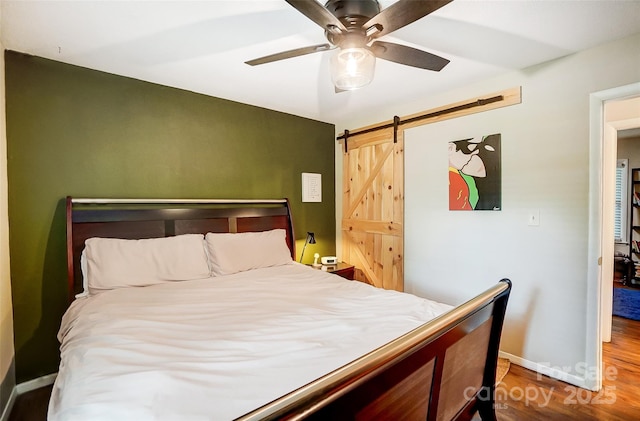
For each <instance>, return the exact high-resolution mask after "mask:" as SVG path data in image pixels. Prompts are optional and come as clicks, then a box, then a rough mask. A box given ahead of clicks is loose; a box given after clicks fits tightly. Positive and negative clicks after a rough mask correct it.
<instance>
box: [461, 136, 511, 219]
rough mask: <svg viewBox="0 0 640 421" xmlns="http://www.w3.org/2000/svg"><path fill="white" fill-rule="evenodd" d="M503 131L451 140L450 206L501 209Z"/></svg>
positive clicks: (471, 208) (465, 208) (473, 208)
mask: <svg viewBox="0 0 640 421" xmlns="http://www.w3.org/2000/svg"><path fill="white" fill-rule="evenodd" d="M500 138H501V136H500V134H499V133H497V134H491V135H487V136H482V137H474V138H469V139H463V140H456V141H452V142H449V210H470V211H471V210H500V209H501V206H502V192H501V190H502V175H501V165H500V161H501V160H500Z"/></svg>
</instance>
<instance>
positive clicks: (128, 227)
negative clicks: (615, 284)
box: [48, 197, 511, 420]
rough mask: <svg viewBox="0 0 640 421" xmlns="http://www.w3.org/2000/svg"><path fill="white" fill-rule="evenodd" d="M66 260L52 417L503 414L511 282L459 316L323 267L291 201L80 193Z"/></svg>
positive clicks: (70, 213)
mask: <svg viewBox="0 0 640 421" xmlns="http://www.w3.org/2000/svg"><path fill="white" fill-rule="evenodd" d="M132 240H134V241H132ZM67 251H68V253H67V256H68V261H67V268H68V274H69V276H68V281H69V283H68V288H69V301H70V307H69V309H68V310H67V312H66V313H65V315H64V316H63V319H62V323H61V328H60V332H59V335H58V338H59V339H60V341H61V347H60V350H61V363H60V369H59V372H58V376H57V378H56V381H55V384H54V387H53V391H52V397H51V400H50V404H49V416H48V418H49V419H50V420H86V419H91V420H113V419H118V420H227V419H229V420H230V419H238V420H266V419H354V420H355V419H358V420H370V419H403V420H411V419H421V420H424V419H428V420H451V419H458V420H463V419H471V418H472V416H473V415H474V414H475V413H476V412H479V413H480V415H481V417H482V419H484V420H495V419H496V418H495V412H494V408H493V398H494V383H495V371H496V362H497V355H498V346H499V340H500V334H501V330H502V322H503V319H504V314H505V310H506V305H507V300H508V296H509V293H510V290H511V282H510V281H509V280H507V279H504V280H501V281H500V282H497V283H496V285H494V286H492V287H491V288H489V289H487V290H486V291H485V292H483V293H482V294H479V295H478V296H476V297H472V298H471V299H470V300H469V301H467V302H466V303H464V304H462V305H459V306H457V307H452V306H449V305H446V304H443V303H438V302H434V301H430V300H426V299H422V298H419V297H416V296H413V295H410V294H405V293H400V292H396V291H387V290H382V289H378V288H374V287H372V286H370V285H366V284H364V283H360V282H357V281H349V280H346V279H344V278H341V277H339V276H337V275H333V274H330V273H326V272H323V271H321V270H316V269H313V268H310V267H308V266H305V265H302V264H299V263H297V262H295V256H296V254H295V234H294V230H293V223H292V217H291V211H290V206H289V202H288V200H286V199H282V200H280V199H278V200H131V199H120V200H118V199H82V198H71V197H68V198H67ZM114 262H117V263H116V264H114Z"/></svg>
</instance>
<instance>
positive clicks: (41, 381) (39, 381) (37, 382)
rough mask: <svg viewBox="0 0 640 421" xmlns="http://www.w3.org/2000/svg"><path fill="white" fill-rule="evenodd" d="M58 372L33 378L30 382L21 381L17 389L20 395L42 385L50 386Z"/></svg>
mask: <svg viewBox="0 0 640 421" xmlns="http://www.w3.org/2000/svg"><path fill="white" fill-rule="evenodd" d="M57 376H58V373H52V374H47V375H46V376H42V377H38V378H36V379H33V380H29V381H28V382H24V383H20V384H19V385H17V386H16V391H17V392H18V395H22V394H23V393H26V392H31V391H32V390H36V389H40V388H41V387H45V386H49V385H51V384H53V382H55V381H56V377H57Z"/></svg>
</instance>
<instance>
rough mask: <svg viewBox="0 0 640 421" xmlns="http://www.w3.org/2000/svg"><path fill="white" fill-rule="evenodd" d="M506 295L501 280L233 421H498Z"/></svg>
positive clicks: (507, 286)
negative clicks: (498, 374)
mask: <svg viewBox="0 0 640 421" xmlns="http://www.w3.org/2000/svg"><path fill="white" fill-rule="evenodd" d="M510 292H511V281H509V280H508V279H503V280H501V281H500V282H498V283H497V284H496V285H495V286H493V287H492V288H490V289H488V290H487V291H485V292H484V293H482V294H480V295H478V296H477V297H475V298H473V299H471V300H470V301H468V302H466V303H464V304H462V305H460V306H458V307H455V308H454V309H452V310H451V311H449V312H447V313H445V314H443V315H441V316H439V317H437V318H436V319H434V320H432V321H430V322H428V323H425V324H424V325H422V326H420V327H418V328H416V329H415V330H413V331H411V332H409V333H407V334H406V335H404V336H402V337H400V338H398V339H396V340H394V341H392V342H390V343H388V344H386V345H384V346H382V347H380V348H378V349H377V350H375V351H373V352H371V353H369V354H367V355H365V356H363V357H361V358H359V359H357V360H355V361H353V362H351V363H350V364H347V365H345V366H343V367H341V368H339V369H338V370H336V371H334V372H331V373H329V374H327V375H325V376H323V377H321V378H319V379H318V380H316V381H314V382H312V383H309V384H307V385H306V386H303V387H301V388H300V389H298V390H295V391H293V392H292V393H289V394H288V395H285V396H283V397H281V398H280V399H277V400H275V401H273V402H271V403H269V404H267V405H265V406H263V407H261V408H258V409H256V410H255V411H253V412H251V413H249V414H246V415H245V416H243V417H241V418H238V420H243V421H249V420H251V421H253V420H275V419H286V420H299V419H309V420H327V419H331V420H375V419H379V420H403V421H404V420H429V421H431V420H434V421H448V420H470V419H471V418H472V417H473V415H474V414H475V413H476V411H479V413H480V416H481V417H482V419H483V420H485V421H486V420H496V416H495V411H494V394H495V393H494V392H495V377H496V364H497V359H498V348H499V344H500V335H501V332H502V324H503V321H504V315H505V311H506V307H507V300H508V298H509V294H510Z"/></svg>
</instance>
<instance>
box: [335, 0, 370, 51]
mask: <svg viewBox="0 0 640 421" xmlns="http://www.w3.org/2000/svg"><path fill="white" fill-rule="evenodd" d="M324 7H325V8H326V9H327V10H329V12H331V14H332V15H334V16H335V17H336V18H338V20H340V22H342V24H343V25H344V26H345V28H347V34H344V33H340V32H338V31H334V30H332V29H333V28H327V29H326V30H325V35H326V37H327V39H328V40H329V42H331V43H332V44H334V45H338V46H340V47H345V48H346V47H355V46H358V47H363V46H364V45H365V44H367V43H368V42H369V41H370V39H369V38H368V36H367V34H366V30H367V28H364V27H363V25H364V24H365V23H367V22H368V21H369V20H370V19H371V18H372V17H374V16H375V15H377V14H378V13H380V3H378V1H377V0H362V1H348V0H329V1H327V3H326V4H325V5H324ZM345 44H348V45H345Z"/></svg>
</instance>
